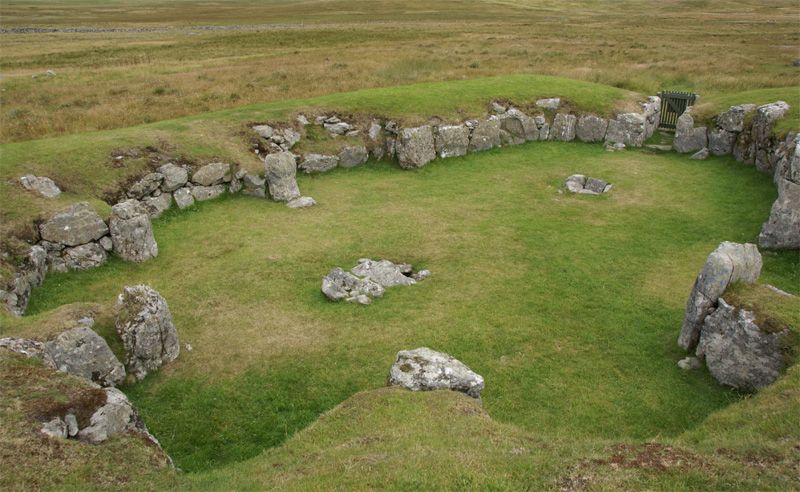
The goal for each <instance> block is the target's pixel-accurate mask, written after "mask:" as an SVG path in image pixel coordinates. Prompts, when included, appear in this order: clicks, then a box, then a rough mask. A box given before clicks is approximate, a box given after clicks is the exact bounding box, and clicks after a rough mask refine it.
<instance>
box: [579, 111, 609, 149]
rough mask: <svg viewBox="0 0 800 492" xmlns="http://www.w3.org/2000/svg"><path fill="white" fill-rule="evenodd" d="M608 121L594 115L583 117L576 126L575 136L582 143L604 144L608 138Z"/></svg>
mask: <svg viewBox="0 0 800 492" xmlns="http://www.w3.org/2000/svg"><path fill="white" fill-rule="evenodd" d="M607 129H608V120H607V119H605V118H600V117H599V116H595V115H593V114H587V115H583V116H581V117H580V118H579V119H578V123H577V124H576V126H575V135H576V136H577V137H578V140H580V141H581V142H602V141H603V139H604V138H605V137H606V130H607Z"/></svg>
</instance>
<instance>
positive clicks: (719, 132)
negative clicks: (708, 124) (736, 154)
mask: <svg viewBox="0 0 800 492" xmlns="http://www.w3.org/2000/svg"><path fill="white" fill-rule="evenodd" d="M734 143H736V133H733V132H729V131H727V130H723V129H722V128H715V129H713V130H709V131H708V150H709V151H710V152H711V153H712V154H714V155H727V154H730V153H731V152H733V144H734Z"/></svg>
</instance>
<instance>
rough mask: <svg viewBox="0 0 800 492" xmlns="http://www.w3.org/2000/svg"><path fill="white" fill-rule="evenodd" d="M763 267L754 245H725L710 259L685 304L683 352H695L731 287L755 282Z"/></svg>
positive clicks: (759, 254) (709, 257) (681, 334)
mask: <svg viewBox="0 0 800 492" xmlns="http://www.w3.org/2000/svg"><path fill="white" fill-rule="evenodd" d="M761 265H762V260H761V253H759V252H758V248H757V247H756V245H755V244H749V243H747V244H737V243H731V242H727V241H726V242H723V243H721V244H720V245H719V246H718V247H717V249H715V250H714V251H713V252H712V253H711V254H710V255H708V257H707V258H706V262H705V265H703V270H702V271H701V272H700V275H698V276H697V279H696V280H695V282H694V286H693V287H692V292H691V294H690V295H689V300H688V301H687V303H686V311H685V314H684V319H683V326H682V327H681V333H680V336H679V337H678V345H680V346H681V347H682V348H683V349H684V350H692V349H694V348H695V346H696V345H697V341H698V339H699V337H700V330H701V329H702V327H703V321H704V320H705V318H706V316H708V314H709V313H711V311H713V309H714V308H715V306H716V303H717V300H718V299H719V297H720V296H721V295H722V293H723V292H725V289H727V288H728V285H730V284H731V283H733V282H736V281H742V282H745V283H753V282H755V281H756V280H758V276H759V275H760V274H761Z"/></svg>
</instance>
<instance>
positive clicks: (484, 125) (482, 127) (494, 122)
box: [469, 118, 500, 152]
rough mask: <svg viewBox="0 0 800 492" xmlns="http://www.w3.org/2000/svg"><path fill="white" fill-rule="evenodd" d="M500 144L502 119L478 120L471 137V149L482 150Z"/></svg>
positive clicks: (472, 150)
mask: <svg viewBox="0 0 800 492" xmlns="http://www.w3.org/2000/svg"><path fill="white" fill-rule="evenodd" d="M499 146H500V120H499V119H498V118H489V119H487V120H481V121H478V124H477V126H475V128H474V129H473V130H472V135H471V136H470V139H469V150H470V151H471V152H480V151H482V150H489V149H492V148H494V147H499Z"/></svg>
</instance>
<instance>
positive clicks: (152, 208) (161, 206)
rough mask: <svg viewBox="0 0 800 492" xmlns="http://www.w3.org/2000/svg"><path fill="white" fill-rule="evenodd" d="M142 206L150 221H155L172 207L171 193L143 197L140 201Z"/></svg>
mask: <svg viewBox="0 0 800 492" xmlns="http://www.w3.org/2000/svg"><path fill="white" fill-rule="evenodd" d="M142 205H144V208H145V209H147V214H148V215H149V216H150V218H151V219H157V218H158V217H161V214H163V213H164V212H166V211H167V210H169V208H170V207H171V206H172V193H162V194H160V195H158V196H148V197H145V198H143V199H142Z"/></svg>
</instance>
